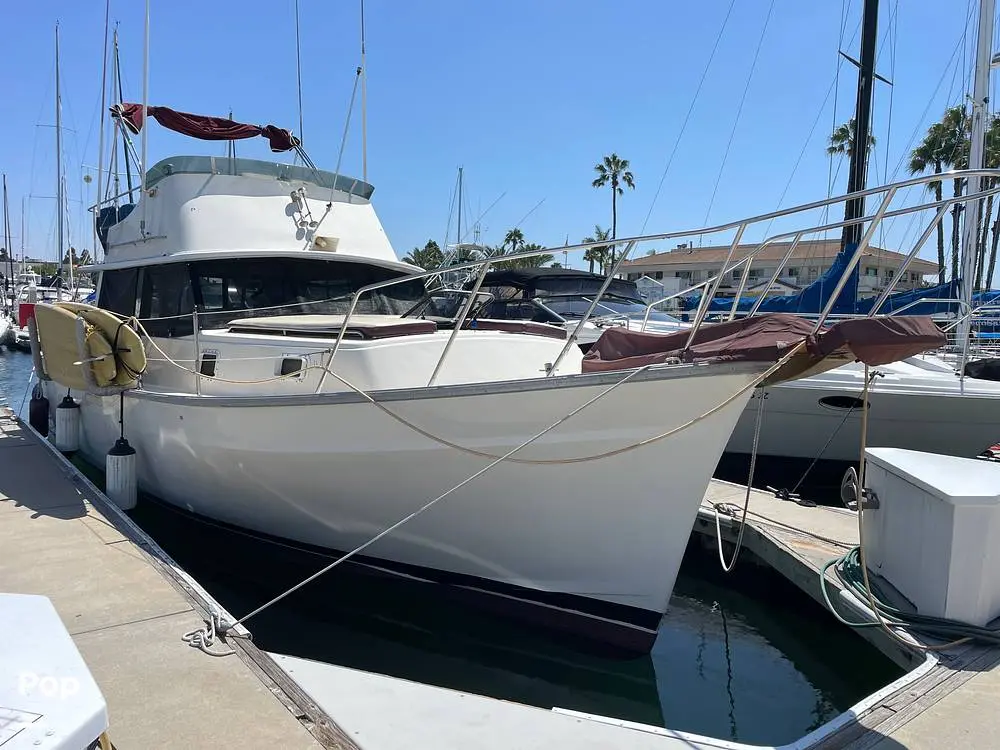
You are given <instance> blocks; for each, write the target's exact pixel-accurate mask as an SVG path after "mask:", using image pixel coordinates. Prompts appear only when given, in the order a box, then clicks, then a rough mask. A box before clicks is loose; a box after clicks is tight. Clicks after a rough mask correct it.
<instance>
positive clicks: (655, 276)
mask: <svg viewBox="0 0 1000 750" xmlns="http://www.w3.org/2000/svg"><path fill="white" fill-rule="evenodd" d="M653 278H654V279H656V280H657V281H659V280H660V279H662V278H663V271H657V272H656V273H654V274H653Z"/></svg>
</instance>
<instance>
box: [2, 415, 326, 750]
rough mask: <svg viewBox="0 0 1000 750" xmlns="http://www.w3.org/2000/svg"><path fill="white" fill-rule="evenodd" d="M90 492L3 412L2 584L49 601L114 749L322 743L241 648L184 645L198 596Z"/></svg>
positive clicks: (196, 616) (193, 625)
mask: <svg viewBox="0 0 1000 750" xmlns="http://www.w3.org/2000/svg"><path fill="white" fill-rule="evenodd" d="M95 494H96V493H92V492H91V491H90V488H88V487H87V486H86V483H83V482H81V481H79V478H76V477H73V476H72V475H71V473H70V472H69V471H68V470H67V467H65V465H64V464H63V463H62V462H60V461H59V460H58V459H57V458H56V456H54V455H53V454H52V451H51V449H50V448H49V447H48V446H47V445H45V444H43V443H42V441H40V440H39V439H38V438H37V437H35V436H34V434H32V433H30V431H28V430H27V429H23V428H22V427H21V426H20V425H19V424H18V423H17V422H16V421H15V420H14V419H13V418H12V417H11V416H10V415H9V414H4V415H0V549H2V550H3V554H0V591H4V592H10V593H26V594H41V595H43V596H47V597H49V599H51V601H52V603H53V605H54V606H55V608H56V611H57V612H58V613H59V615H60V617H61V618H62V621H63V624H64V625H65V626H66V629H67V630H68V631H69V633H70V635H71V636H72V638H73V641H74V642H75V643H76V646H77V648H78V649H79V651H80V653H81V654H82V656H83V658H84V660H85V661H86V662H87V665H88V667H89V668H90V671H91V673H92V674H93V676H94V679H95V680H96V681H97V684H98V685H99V686H100V688H101V691H102V692H103V694H104V698H105V700H106V701H107V704H108V715H109V721H110V727H109V731H108V734H109V736H110V738H111V741H112V742H113V743H114V745H115V747H117V748H118V749H119V750H127V749H128V748H143V750H152V749H154V748H168V747H177V748H181V747H185V748H210V747H233V748H235V747H238V748H246V749H248V750H249V749H250V748H261V750H264V749H265V748H267V749H268V750H273V748H277V747H280V748H319V747H321V746H322V745H320V744H319V743H318V742H317V741H316V739H315V738H314V736H313V735H312V734H310V731H309V730H308V729H307V728H306V726H304V725H303V723H301V722H300V721H298V720H297V719H296V716H295V715H293V713H292V712H291V711H289V710H288V708H287V707H286V705H283V704H282V701H281V700H280V698H281V697H282V692H281V691H280V690H279V689H278V688H277V687H276V686H274V685H268V684H267V683H266V682H265V681H262V680H261V679H260V677H259V676H258V674H255V670H253V669H251V667H250V666H248V665H247V664H246V663H245V662H244V660H243V659H242V658H241V657H240V656H239V655H231V656H227V657H224V658H212V657H210V656H207V655H206V654H204V653H202V652H201V651H199V650H197V649H195V648H192V647H190V646H189V645H188V644H187V643H185V642H183V641H182V640H181V635H182V634H184V633H185V632H186V631H190V630H194V629H197V628H199V627H201V626H203V625H204V622H203V619H202V618H203V616H204V610H202V609H201V608H200V606H199V603H198V601H197V597H196V596H192V592H191V591H185V589H184V587H183V586H182V585H179V584H178V581H176V580H174V579H173V578H172V577H171V576H170V575H168V574H167V573H166V572H165V571H164V569H163V562H162V560H160V559H158V558H157V557H156V556H154V555H152V554H150V553H149V552H147V551H146V550H145V549H143V548H142V546H140V545H139V544H136V543H135V542H134V541H133V540H132V539H130V538H129V536H127V533H128V532H129V529H128V528H127V526H125V525H123V524H122V523H121V520H120V519H115V518H114V514H113V513H111V512H108V513H103V512H102V506H103V507H105V508H106V506H105V505H104V503H105V502H106V501H105V500H103V499H102V498H101V497H95ZM123 532H125V533H123ZM8 635H9V634H8ZM241 645H242V644H241ZM217 648H219V646H218V645H217ZM221 648H224V647H221ZM249 648H251V649H253V648H255V647H253V646H252V644H250V645H249ZM287 702H288V701H287V699H286V704H287Z"/></svg>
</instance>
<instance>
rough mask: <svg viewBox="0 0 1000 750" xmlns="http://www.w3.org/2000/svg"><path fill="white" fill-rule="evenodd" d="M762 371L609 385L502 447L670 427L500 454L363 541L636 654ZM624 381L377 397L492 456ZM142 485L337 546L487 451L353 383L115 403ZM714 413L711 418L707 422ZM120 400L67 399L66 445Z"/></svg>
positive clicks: (746, 368)
mask: <svg viewBox="0 0 1000 750" xmlns="http://www.w3.org/2000/svg"><path fill="white" fill-rule="evenodd" d="M763 368H764V365H760V366H756V365H745V364H744V365H711V366H673V367H669V366H665V367H660V368H654V369H651V370H649V371H647V372H645V373H642V374H640V375H639V376H637V377H636V378H635V379H634V380H632V381H630V382H628V383H626V384H624V385H622V386H620V387H618V388H617V389H615V390H614V391H612V392H611V393H609V394H608V395H607V396H605V397H604V398H603V399H602V400H600V401H598V402H596V403H594V404H593V405H592V406H590V407H588V408H587V409H586V410H584V411H583V412H581V413H580V414H578V415H576V416H574V417H572V418H571V419H570V420H568V421H567V422H566V423H565V424H563V425H560V426H559V427H558V428H556V429H555V430H553V431H552V432H550V433H548V434H547V435H546V436H544V437H543V438H541V439H540V440H538V441H537V442H536V443H534V444H532V445H531V446H529V447H527V448H525V449H524V450H523V452H521V453H519V454H518V456H517V457H518V458H522V459H536V460H537V459H545V460H561V459H570V458H578V457H582V456H592V455H594V454H601V453H605V452H607V451H611V450H614V449H618V448H623V447H625V446H629V445H633V444H635V443H637V442H640V441H643V440H647V439H649V438H651V437H653V436H656V435H660V434H663V433H665V432H667V431H669V430H671V429H672V428H674V427H678V426H680V425H683V424H685V423H687V422H689V421H690V420H694V419H696V418H698V417H700V416H701V415H703V414H706V413H709V414H708V416H706V417H705V418H703V419H701V420H700V421H697V422H696V423H695V424H692V425H691V426H690V427H687V428H685V429H684V430H682V431H681V432H679V433H677V434H676V435H673V436H671V437H668V438H666V439H663V440H659V441H657V442H654V443H651V444H647V445H644V446H642V447H639V448H636V449H633V450H627V451H625V452H622V453H619V454H617V455H613V456H608V457H605V458H601V459H596V460H589V461H581V462H575V463H549V464H530V463H508V462H504V463H501V464H500V465H498V466H496V467H495V468H493V469H491V470H490V471H489V472H487V473H486V474H484V475H483V476H481V477H479V478H478V479H476V480H474V481H473V482H471V483H470V484H468V485H466V486H465V487H463V488H462V489H460V490H458V491H456V492H454V493H452V494H451V495H449V496H448V497H447V498H445V499H444V500H442V501H441V502H439V503H438V504H437V505H435V506H434V507H432V508H431V509H429V510H428V511H426V512H425V513H423V514H422V515H420V516H418V517H417V518H415V519H413V520H412V521H410V522H408V523H406V524H405V525H404V526H403V527H401V528H400V529H399V530H397V531H395V532H393V533H392V534H390V535H389V536H387V537H385V538H384V539H382V540H380V541H378V542H377V543H376V544H374V545H373V546H372V547H370V548H369V549H367V550H366V551H365V555H366V558H367V560H369V561H371V560H378V561H380V562H383V561H384V562H387V563H392V564H399V565H401V566H405V567H404V569H403V572H406V573H412V572H413V571H415V570H416V571H423V572H432V573H433V575H430V576H429V577H430V578H431V579H432V580H445V581H448V582H453V583H458V584H459V585H461V586H471V587H479V586H480V585H482V586H483V587H484V588H486V589H489V590H491V591H492V592H494V593H499V594H500V598H503V599H507V600H510V601H518V602H519V603H520V604H524V602H525V601H530V602H531V605H532V608H533V609H534V610H536V614H537V611H541V612H542V615H541V616H542V617H543V618H544V619H547V620H548V621H549V622H550V624H554V625H556V626H557V627H560V628H568V629H571V630H574V631H578V632H581V633H583V634H585V635H589V636H591V637H596V638H599V639H601V640H605V641H610V642H613V643H614V644H615V645H618V646H624V647H626V648H635V649H639V650H644V649H648V648H649V647H650V645H651V644H652V641H653V639H654V637H655V633H656V628H657V625H658V621H659V618H660V616H661V615H662V613H663V612H664V611H665V610H666V608H667V602H668V600H669V598H670V594H671V590H672V589H673V585H674V580H675V577H676V574H677V570H678V567H679V566H680V562H681V558H682V556H683V553H684V549H685V546H686V544H687V541H688V537H689V534H690V532H691V527H692V524H693V521H694V517H695V514H696V511H697V508H698V505H699V503H700V502H701V500H702V497H703V495H704V493H705V490H706V488H707V486H708V482H709V480H710V478H711V476H712V472H713V470H714V469H715V466H716V463H717V462H718V459H719V457H720V455H721V453H722V449H723V447H724V446H725V444H726V441H727V439H728V437H729V434H730V432H731V431H732V428H733V425H734V424H735V423H736V420H737V419H738V417H739V415H740V413H741V411H742V409H743V407H744V406H745V405H746V402H747V400H748V399H749V397H750V391H749V390H747V391H746V392H745V393H744V394H742V395H740V396H739V397H737V398H735V399H732V400H731V402H730V403H729V404H728V405H727V406H724V407H723V408H721V409H718V410H717V411H714V412H713V409H715V408H716V407H718V406H719V404H721V403H722V402H724V401H726V400H727V399H730V398H731V397H732V396H733V395H734V394H736V393H738V392H739V391H740V390H741V389H743V388H744V387H745V386H747V385H748V384H749V383H750V382H751V381H752V380H753V379H754V378H755V376H756V375H757V374H759V372H760V371H761V370H762V369H763ZM623 375H624V373H621V372H615V373H602V374H598V375H585V376H574V377H572V378H557V379H548V380H546V379H541V380H529V381H521V382H508V383H502V384H488V385H459V386H443V387H439V388H431V389H427V388H423V389H416V390H411V391H383V392H381V394H376V395H377V397H378V399H379V400H380V401H381V402H383V403H384V405H385V407H386V408H388V409H391V410H392V411H393V412H395V413H397V414H399V415H400V416H402V417H404V418H405V419H407V420H409V421H411V422H412V423H413V424H415V425H417V426H419V427H420V428H421V429H422V430H426V431H428V432H430V433H433V434H434V435H436V436H438V437H441V438H444V439H446V440H448V441H451V442H453V443H456V444H458V445H460V446H465V447H470V448H474V449H475V450H478V451H482V452H485V453H489V454H493V455H498V454H502V453H504V452H506V451H509V450H510V449H512V448H513V447H515V446H516V445H518V444H519V443H521V442H523V441H524V440H527V439H528V438H529V437H531V436H532V435H534V434H536V433H537V432H539V431H541V430H542V429H544V428H545V427H547V426H548V425H550V424H552V423H554V422H556V421H557V420H558V419H559V418H560V417H562V416H564V415H565V414H567V413H568V412H570V411H572V410H573V409H575V408H576V407H578V406H580V405H581V404H583V403H585V402H586V401H588V400H589V399H591V398H593V397H594V396H595V395H597V394H598V393H600V392H601V391H603V390H604V389H606V388H607V387H608V386H609V385H610V384H612V383H614V382H617V381H618V380H620V379H621V378H622V377H623ZM124 403H125V409H126V413H125V431H126V435H127V437H128V439H129V441H130V442H131V444H132V445H133V446H134V447H135V448H136V450H137V451H138V478H139V484H140V487H142V488H143V489H144V490H146V491H148V492H149V493H151V494H154V495H156V496H158V497H159V498H161V499H163V500H165V501H167V502H169V503H172V504H175V505H177V506H180V507H182V508H184V509H186V510H188V511H191V512H194V513H197V514H200V515H203V516H207V517H210V518H213V519H217V520H219V521H223V522H226V523H229V524H233V525H235V526H239V527H242V528H246V529H251V530H253V531H258V532H263V533H266V534H268V535H272V536H276V537H281V538H284V539H288V540H293V541H295V542H299V543H303V544H307V545H316V546H320V547H324V548H328V549H332V550H338V551H345V550H351V549H353V548H355V547H356V546H358V545H360V544H362V543H364V542H366V541H367V540H369V539H370V538H371V537H373V536H374V535H375V534H377V533H378V532H380V531H381V530H383V529H384V528H386V527H388V526H390V525H391V524H393V523H395V522H396V521H398V520H400V519H401V518H403V517H404V516H406V515H407V514H409V513H411V512H413V511H414V510H416V509H417V508H419V507H420V506H421V505H423V504H424V503H426V502H427V501H428V500H430V499H432V498H434V497H437V496H438V495H440V494H441V493H443V492H445V491H446V490H448V489H450V488H451V487H453V486H454V485H456V484H458V483H459V482H461V481H462V480H464V479H465V478H467V477H469V476H470V475H472V474H473V473H475V472H476V471H478V470H479V469H482V468H483V467H484V466H486V465H487V464H488V463H489V462H490V459H488V458H484V457H481V456H476V455H470V454H469V453H466V452H463V451H460V450H456V449H455V448H451V447H447V446H445V445H442V444H441V443H439V442H435V441H434V440H431V439H428V438H427V437H424V436H422V435H420V434H419V433H418V432H416V431H414V430H413V429H411V428H410V427H407V426H404V425H402V424H400V423H399V422H398V421H396V420H394V419H393V418H391V417H389V416H388V415H386V414H385V413H384V412H383V411H381V410H380V409H379V408H377V407H375V406H373V405H371V404H369V403H366V402H363V401H361V400H360V399H359V398H358V397H356V396H355V395H354V394H350V393H347V394H344V393H341V394H323V395H319V396H285V397H276V398H275V397H271V398H266V397H260V398H258V397H249V398H247V397H243V398H220V397H195V396H190V395H166V394H155V393H150V392H145V391H137V392H130V393H127V394H126V396H125V402H124ZM710 412H711V413H710ZM117 422H118V399H117V398H104V399H102V398H98V397H95V396H91V395H86V396H83V402H82V425H83V426H82V435H81V438H82V439H81V444H82V450H83V452H84V454H85V455H86V456H87V457H88V458H89V459H90V460H91V461H94V462H96V463H98V464H99V465H101V464H103V458H104V454H105V452H106V451H107V450H108V448H110V447H111V445H112V444H113V442H114V440H115V438H116V437H117V431H118V426H117Z"/></svg>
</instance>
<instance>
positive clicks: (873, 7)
mask: <svg viewBox="0 0 1000 750" xmlns="http://www.w3.org/2000/svg"><path fill="white" fill-rule="evenodd" d="M878 3H879V0H865V6H864V11H863V14H862V19H861V61H860V62H861V66H860V68H859V70H858V98H857V103H856V105H855V108H854V132H853V133H852V134H851V135H852V137H853V140H854V147H853V148H852V149H851V171H850V173H849V176H848V179H847V192H848V193H855V192H857V191H859V190H864V189H865V184H866V181H867V177H868V139H869V137H870V134H871V118H872V89H873V86H874V83H875V45H876V44H877V43H878ZM864 215H865V199H864V198H855V199H854V200H851V201H848V203H847V211H846V215H845V217H844V219H845V220H846V221H852V220H854V219H860V218H861V217H862V216H864ZM863 230H864V227H863V226H862V225H861V224H854V225H852V226H847V227H844V244H845V245H852V244H853V245H857V244H858V243H859V242H860V241H861V235H862V234H863V233H864V232H863Z"/></svg>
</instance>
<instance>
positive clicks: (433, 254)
mask: <svg viewBox="0 0 1000 750" xmlns="http://www.w3.org/2000/svg"><path fill="white" fill-rule="evenodd" d="M403 262H404V263H410V264H411V265H414V266H420V267H421V268H423V269H424V270H425V271H433V270H434V269H435V268H437V267H438V266H440V265H441V264H442V263H443V262H444V253H442V252H441V248H440V247H438V243H436V242H435V241H434V240H427V244H426V245H424V246H423V247H422V248H420V247H415V248H413V249H412V250H411V251H410V252H409V253H408V254H407V255H406V256H405V257H404V258H403Z"/></svg>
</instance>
